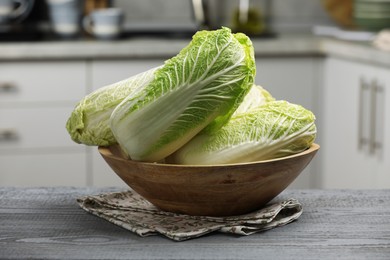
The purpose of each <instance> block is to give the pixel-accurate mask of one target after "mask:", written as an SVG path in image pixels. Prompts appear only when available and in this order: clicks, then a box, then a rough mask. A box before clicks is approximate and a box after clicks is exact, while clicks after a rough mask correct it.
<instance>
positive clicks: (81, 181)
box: [0, 153, 87, 186]
mask: <svg viewBox="0 0 390 260" xmlns="http://www.w3.org/2000/svg"><path fill="white" fill-rule="evenodd" d="M86 161H87V160H86V155H85V153H72V154H67V153H66V154H61V153H58V154H53V153H47V154H11V155H7V154H3V153H0V186H85V185H86V184H87V165H86Z"/></svg>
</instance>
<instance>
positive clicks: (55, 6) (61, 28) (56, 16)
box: [46, 0, 81, 37]
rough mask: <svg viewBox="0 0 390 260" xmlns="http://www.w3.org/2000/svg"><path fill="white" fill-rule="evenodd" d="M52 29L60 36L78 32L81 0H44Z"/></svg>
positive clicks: (70, 35)
mask: <svg viewBox="0 0 390 260" xmlns="http://www.w3.org/2000/svg"><path fill="white" fill-rule="evenodd" d="M46 1H47V4H48V7H49V15H50V20H51V24H52V28H53V31H54V32H55V33H56V34H58V35H60V36H62V37H73V36H76V35H78V33H79V32H80V23H81V4H80V3H81V2H80V1H78V0H46Z"/></svg>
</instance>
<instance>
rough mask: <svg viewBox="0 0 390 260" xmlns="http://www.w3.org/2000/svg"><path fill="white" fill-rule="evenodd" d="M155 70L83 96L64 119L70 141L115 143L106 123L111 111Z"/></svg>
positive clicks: (91, 143)
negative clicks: (65, 119) (66, 118)
mask: <svg viewBox="0 0 390 260" xmlns="http://www.w3.org/2000/svg"><path fill="white" fill-rule="evenodd" d="M156 70H157V68H153V69H150V70H148V71H146V72H143V73H140V74H137V75H135V76H132V77H130V78H128V79H125V80H122V81H119V82H117V83H114V84H111V85H108V86H105V87H102V88H99V89H97V90H96V91H94V92H92V93H90V94H89V95H87V96H85V97H84V98H83V99H82V100H81V101H80V102H79V103H78V104H77V105H76V107H75V108H74V110H73V111H72V113H71V115H70V117H69V119H68V121H67V122H66V129H67V131H68V133H69V135H70V136H71V138H72V140H73V141H75V142H76V143H82V144H85V145H96V146H99V145H100V146H109V145H112V144H115V143H117V141H116V139H115V137H114V135H113V134H112V131H111V128H110V124H109V120H110V116H111V113H112V111H114V109H115V107H116V106H117V105H118V104H119V103H120V102H122V101H123V100H124V99H125V98H126V97H127V96H128V95H129V94H130V93H136V92H138V91H140V90H141V89H142V88H143V87H144V86H145V85H146V84H148V83H149V82H150V81H151V80H152V79H153V75H154V72H155V71H156Z"/></svg>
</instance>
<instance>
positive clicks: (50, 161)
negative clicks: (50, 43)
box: [0, 61, 88, 186]
mask: <svg viewBox="0 0 390 260" xmlns="http://www.w3.org/2000/svg"><path fill="white" fill-rule="evenodd" d="M86 84H87V71H86V62H84V61H31V62H27V61H26V62H25V61H23V62H1V63H0V185H12V186H45V185H47V186H51V185H77V186H83V185H86V184H87V182H86V180H87V179H88V178H87V175H88V174H87V153H86V149H85V148H84V147H82V146H81V145H78V144H76V143H74V142H73V141H72V140H71V138H70V136H69V134H68V133H67V131H66V128H65V125H66V121H67V119H68V117H69V116H70V114H71V112H72V110H73V107H74V105H75V104H76V103H77V102H78V101H79V100H80V99H81V98H82V97H84V96H85V95H86V93H87V91H86V90H87V87H86Z"/></svg>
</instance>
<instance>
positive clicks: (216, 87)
mask: <svg viewBox="0 0 390 260" xmlns="http://www.w3.org/2000/svg"><path fill="white" fill-rule="evenodd" d="M255 72H256V66H255V61H254V51H253V46H252V42H251V41H250V39H249V38H248V37H247V36H246V35H244V34H241V33H237V34H232V33H231V31H230V29H228V28H222V29H219V30H215V31H199V32H197V33H196V34H195V35H194V36H193V39H192V41H191V42H190V43H189V45H188V46H186V47H185V48H183V49H182V50H181V51H180V53H179V54H178V55H177V56H175V57H173V58H171V59H169V60H167V61H166V62H165V64H164V65H163V66H162V67H161V68H159V69H158V70H157V71H156V72H155V77H154V79H153V80H152V81H151V82H150V83H149V84H147V86H145V88H143V89H142V90H141V91H139V92H137V93H135V94H130V95H129V96H128V97H127V98H126V99H125V100H123V101H122V102H121V103H120V104H119V105H118V106H117V107H116V108H115V110H114V111H113V113H112V115H111V119H110V125H111V130H112V132H113V134H114V136H115V139H116V140H117V141H118V143H119V145H120V146H121V148H122V149H123V150H124V152H125V153H127V154H128V155H129V157H130V158H131V159H133V160H139V161H161V160H163V159H164V158H165V157H167V156H168V155H170V154H171V153H173V152H175V151H176V150H177V149H179V148H180V147H181V146H183V145H184V144H185V143H187V142H188V141H189V140H191V139H192V138H193V137H194V136H195V135H197V134H198V133H199V132H200V131H202V130H204V129H205V128H207V129H208V130H207V132H208V131H209V132H213V131H215V130H217V129H219V128H221V127H222V126H223V125H224V124H226V122H227V121H228V120H229V119H230V117H231V116H232V114H233V113H234V111H235V110H236V109H237V108H238V106H239V105H240V103H241V102H242V100H243V98H244V96H245V95H246V94H247V93H248V91H249V90H250V88H251V86H252V85H253V81H254V77H255Z"/></svg>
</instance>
